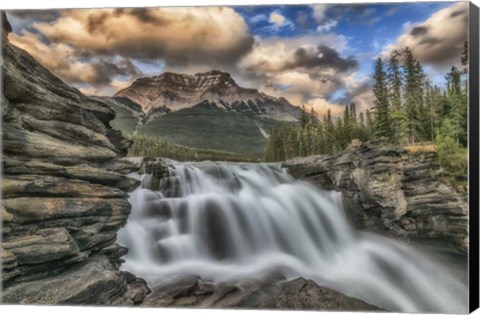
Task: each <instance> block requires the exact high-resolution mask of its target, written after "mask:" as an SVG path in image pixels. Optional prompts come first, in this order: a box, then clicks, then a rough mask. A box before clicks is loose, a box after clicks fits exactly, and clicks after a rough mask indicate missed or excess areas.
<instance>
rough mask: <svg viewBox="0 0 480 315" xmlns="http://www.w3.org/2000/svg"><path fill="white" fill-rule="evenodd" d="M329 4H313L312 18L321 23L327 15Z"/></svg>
mask: <svg viewBox="0 0 480 315" xmlns="http://www.w3.org/2000/svg"><path fill="white" fill-rule="evenodd" d="M330 6H331V5H328V4H315V5H312V6H311V8H312V15H313V18H314V19H315V20H316V21H317V22H318V23H321V22H323V20H324V19H325V18H326V17H327V10H328V8H329V7H330Z"/></svg>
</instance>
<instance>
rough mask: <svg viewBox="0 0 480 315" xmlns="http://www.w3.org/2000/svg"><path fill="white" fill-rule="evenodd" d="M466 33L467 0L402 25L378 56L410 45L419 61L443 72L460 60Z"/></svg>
mask: <svg viewBox="0 0 480 315" xmlns="http://www.w3.org/2000/svg"><path fill="white" fill-rule="evenodd" d="M467 34H468V3H467V2H458V3H455V4H452V5H451V6H449V7H447V8H445V9H442V10H439V11H437V12H435V13H434V14H432V15H431V16H430V17H429V18H428V19H427V20H425V21H424V22H422V23H418V24H411V23H407V24H405V25H404V33H403V34H402V35H401V36H399V37H398V38H397V40H396V42H395V43H394V44H391V45H388V46H387V47H386V48H385V49H384V51H383V52H382V53H381V56H383V57H388V56H389V55H390V53H391V52H392V51H393V50H398V51H400V52H401V51H403V50H404V49H405V47H409V48H410V49H411V50H412V52H413V54H414V55H415V57H416V58H417V59H418V60H419V61H420V62H421V63H423V64H428V65H431V66H433V67H434V68H435V69H436V70H437V71H441V72H443V71H445V70H447V69H448V68H450V67H451V66H452V65H458V64H459V63H460V55H461V53H462V50H463V44H464V42H465V40H467Z"/></svg>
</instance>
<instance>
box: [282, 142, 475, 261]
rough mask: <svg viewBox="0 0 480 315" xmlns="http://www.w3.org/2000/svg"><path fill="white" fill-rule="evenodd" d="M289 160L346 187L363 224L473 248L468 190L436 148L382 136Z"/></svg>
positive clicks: (320, 182) (350, 206)
mask: <svg viewBox="0 0 480 315" xmlns="http://www.w3.org/2000/svg"><path fill="white" fill-rule="evenodd" d="M284 166H285V167H287V168H288V170H289V173H290V174H291V175H292V176H294V177H295V178H298V179H304V180H307V181H310V182H312V183H314V184H315V185H317V186H319V187H321V188H322V189H326V190H336V191H340V192H342V195H343V202H344V205H345V209H346V211H347V213H348V217H349V218H350V219H351V220H352V223H353V224H354V226H355V227H357V228H360V229H366V230H373V231H375V232H379V233H383V234H387V235H389V236H393V237H397V238H402V239H407V240H414V239H415V240H426V241H432V242H435V243H437V242H438V243H440V244H441V245H446V246H447V247H452V248H455V249H459V250H460V251H462V252H466V251H467V248H468V206H467V201H466V196H465V195H464V194H462V193H461V192H459V191H457V190H456V189H455V188H454V187H453V186H452V185H451V184H450V183H449V181H448V180H445V178H444V177H443V176H442V169H441V167H440V166H439V165H438V163H437V157H436V153H435V152H421V151H420V152H415V153H412V152H408V151H406V150H404V149H403V148H401V147H398V146H394V145H390V144H387V143H385V142H382V141H378V142H370V143H365V144H358V145H356V146H351V147H349V148H348V149H346V150H345V151H342V152H339V153H337V154H334V155H328V156H327V155H322V156H311V157H306V158H297V159H293V160H289V161H287V162H285V163H284Z"/></svg>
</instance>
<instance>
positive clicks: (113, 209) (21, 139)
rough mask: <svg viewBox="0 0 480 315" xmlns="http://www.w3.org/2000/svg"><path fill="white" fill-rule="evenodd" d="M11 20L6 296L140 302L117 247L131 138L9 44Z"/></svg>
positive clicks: (139, 284) (6, 77) (140, 292)
mask: <svg viewBox="0 0 480 315" xmlns="http://www.w3.org/2000/svg"><path fill="white" fill-rule="evenodd" d="M3 17H4V23H3V32H2V39H1V40H2V46H3V63H2V72H3V93H2V95H1V97H2V108H1V110H2V115H3V127H2V131H3V154H2V167H3V172H2V173H3V177H2V194H3V197H2V207H1V218H2V221H3V222H2V242H1V256H0V257H1V261H2V275H1V280H2V287H3V288H2V289H3V292H2V302H3V303H29V304H31V303H33V304H122V305H125V304H126V305H133V304H136V303H140V301H141V300H142V299H143V297H144V296H145V295H146V294H147V293H148V291H149V289H148V288H147V287H146V285H145V282H144V281H143V280H141V279H137V278H136V277H135V276H134V275H132V274H129V273H126V272H120V271H118V268H119V265H120V263H121V261H122V260H121V258H120V257H121V256H123V255H124V254H125V253H126V252H127V249H126V248H123V247H121V246H119V245H117V244H116V243H115V242H116V232H117V231H118V230H119V229H120V227H122V226H123V225H125V223H126V220H127V217H128V215H129V213H130V204H129V203H128V200H127V198H128V192H130V191H132V190H133V189H135V188H136V187H137V186H138V184H139V183H138V182H137V181H136V180H133V179H130V178H128V177H126V176H125V173H126V172H128V169H127V170H125V168H124V166H126V165H125V164H121V163H119V162H118V158H119V157H122V156H124V155H125V154H126V152H127V149H128V146H129V145H130V143H129V142H128V141H126V140H125V139H123V138H122V136H121V133H120V132H118V131H116V130H113V129H112V128H111V127H110V125H109V122H110V121H111V120H112V119H113V118H114V112H113V111H112V110H111V109H109V108H108V107H106V106H105V105H103V104H102V103H100V102H97V101H95V100H93V99H91V98H88V97H86V96H84V95H83V94H82V93H80V92H79V91H78V90H76V89H74V88H71V87H69V86H67V85H66V84H64V83H63V82H62V81H61V80H60V79H58V78H57V77H55V76H54V75H53V74H52V73H51V72H49V71H48V70H47V69H46V68H44V67H43V66H42V65H40V64H39V63H38V62H37V61H36V60H34V59H33V58H32V57H31V56H30V55H29V54H28V53H27V52H25V51H23V50H21V49H19V48H17V47H15V46H13V45H11V44H10V43H9V42H8V32H9V31H11V27H10V25H9V24H8V21H7V20H6V19H5V15H3Z"/></svg>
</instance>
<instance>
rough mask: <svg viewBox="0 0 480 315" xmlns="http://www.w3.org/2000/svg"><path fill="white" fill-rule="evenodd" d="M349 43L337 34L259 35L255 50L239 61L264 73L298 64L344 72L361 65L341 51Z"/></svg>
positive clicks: (297, 65)
mask: <svg viewBox="0 0 480 315" xmlns="http://www.w3.org/2000/svg"><path fill="white" fill-rule="evenodd" d="M314 43H318V45H314ZM346 47H347V39H346V38H345V37H344V36H341V35H335V34H323V35H306V36H299V37H294V38H281V37H272V38H269V39H261V38H257V41H256V43H255V45H254V47H253V49H252V51H251V52H250V53H249V54H247V55H246V56H245V57H244V58H243V59H242V60H241V61H240V64H239V65H240V68H242V69H245V70H247V71H257V72H265V73H271V72H280V71H286V70H292V69H297V68H304V69H313V68H316V70H319V69H323V70H326V69H333V70H335V71H338V72H345V71H349V70H353V69H355V68H356V67H357V66H358V63H357V62H356V61H355V60H354V59H353V58H352V57H349V58H343V57H341V56H340V54H339V53H338V51H341V50H344V49H345V48H346Z"/></svg>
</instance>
